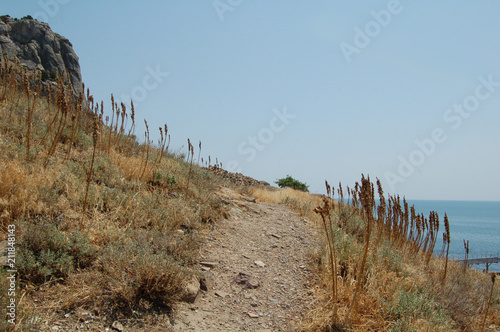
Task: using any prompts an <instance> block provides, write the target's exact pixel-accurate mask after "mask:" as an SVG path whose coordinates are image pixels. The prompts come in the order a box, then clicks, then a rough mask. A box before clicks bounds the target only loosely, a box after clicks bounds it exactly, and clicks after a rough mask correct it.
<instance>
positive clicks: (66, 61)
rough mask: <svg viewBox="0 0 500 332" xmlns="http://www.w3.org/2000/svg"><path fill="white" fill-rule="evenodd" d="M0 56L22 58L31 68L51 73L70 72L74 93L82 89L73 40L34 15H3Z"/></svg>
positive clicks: (0, 23)
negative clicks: (34, 17) (53, 29)
mask: <svg viewBox="0 0 500 332" xmlns="http://www.w3.org/2000/svg"><path fill="white" fill-rule="evenodd" d="M0 55H1V58H2V59H3V57H4V56H6V57H7V58H9V59H11V60H13V59H14V58H15V57H17V58H18V59H19V61H20V62H21V65H22V66H24V67H27V68H28V69H31V70H33V69H38V70H41V71H42V70H43V71H46V72H47V73H48V74H51V73H55V72H58V73H59V74H61V73H63V72H67V73H68V74H69V77H70V80H71V84H72V85H73V90H74V93H75V95H78V94H79V93H80V92H83V91H82V74H81V71H80V63H79V61H78V56H77V55H76V53H75V51H74V50H73V45H72V44H71V43H70V41H69V40H68V39H67V38H65V37H63V36H61V35H59V34H57V33H55V32H53V31H52V30H51V29H50V27H49V25H48V24H47V23H43V22H39V21H38V20H35V19H33V18H31V17H29V16H28V17H25V18H22V19H14V18H11V17H10V16H8V15H4V16H0Z"/></svg>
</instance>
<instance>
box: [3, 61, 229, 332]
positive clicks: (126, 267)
mask: <svg viewBox="0 0 500 332" xmlns="http://www.w3.org/2000/svg"><path fill="white" fill-rule="evenodd" d="M0 67H1V71H0V230H1V232H0V240H3V239H5V238H6V230H7V226H8V225H11V224H15V225H16V230H17V231H16V237H17V242H18V243H20V246H19V248H18V251H17V253H16V255H17V256H16V258H17V262H16V264H17V265H16V267H17V269H18V271H19V274H18V277H19V283H18V286H19V292H18V293H17V294H18V297H17V301H18V304H19V306H18V309H19V310H18V311H17V314H18V318H19V319H18V320H17V324H16V325H15V326H3V325H2V326H1V327H0V329H7V328H9V329H11V330H16V331H24V330H37V326H38V325H37V324H45V323H46V322H49V323H50V320H51V319H53V317H51V316H50V315H48V312H50V311H51V310H53V309H55V308H57V309H58V310H73V309H75V308H77V307H84V308H88V309H92V310H94V311H95V312H96V313H99V312H100V313H102V314H107V315H111V316H113V315H115V316H116V315H126V314H130V313H131V312H133V311H137V310H139V311H140V310H143V309H144V308H149V307H151V306H156V307H165V308H168V307H169V306H170V305H171V303H172V302H173V301H176V300H178V298H179V294H180V290H181V288H182V283H183V282H184V280H185V279H186V278H190V277H191V276H192V275H193V267H194V264H195V263H196V260H197V257H198V252H199V245H200V243H201V241H202V240H203V233H204V229H205V228H206V227H207V223H209V222H214V221H216V220H217V219H218V218H219V217H220V216H221V215H223V214H224V213H225V210H224V206H223V204H222V202H221V200H220V199H219V198H218V197H217V196H216V195H215V194H214V192H215V186H216V184H215V181H213V178H212V176H211V175H210V174H209V173H208V172H207V171H205V170H204V169H202V168H200V167H198V166H197V165H196V164H195V163H193V162H192V156H191V160H190V161H191V162H190V163H188V162H186V160H183V159H181V158H178V157H176V156H174V155H171V154H169V153H168V142H169V140H170V139H169V137H168V136H167V127H166V125H165V126H164V127H163V128H164V130H163V129H161V128H162V127H160V133H161V136H162V138H161V140H160V142H159V143H160V144H159V145H158V146H153V144H152V143H151V142H150V141H149V132H146V133H145V137H146V143H143V144H139V143H138V142H136V141H135V139H134V137H133V136H132V135H133V132H134V129H135V123H134V121H135V114H134V107H133V104H132V105H131V112H132V113H131V114H127V111H126V107H125V105H123V104H122V105H121V107H120V108H119V107H118V105H115V104H114V99H113V104H114V105H113V108H112V114H113V115H112V116H111V118H112V121H111V123H109V116H106V115H105V114H106V112H105V110H104V108H103V103H102V102H101V104H100V105H99V104H98V103H95V102H94V100H93V97H92V96H91V95H90V93H89V91H88V90H87V96H86V97H84V96H83V95H80V96H79V97H78V96H74V95H73V93H72V91H73V89H72V87H71V85H70V83H69V81H68V80H67V78H66V77H65V75H62V76H61V77H59V78H58V84H57V85H48V86H47V85H46V84H45V83H43V82H42V81H41V79H40V76H39V74H38V73H36V72H34V73H30V72H28V71H26V70H25V69H23V68H21V67H20V66H19V64H18V63H16V62H11V61H9V60H7V59H3V61H2V62H1V65H0ZM30 89H31V90H30ZM30 91H37V92H38V94H36V96H37V97H35V95H34V94H33V93H31V92H30ZM127 119H131V120H132V123H129V126H130V127H129V128H126V124H127ZM127 133H128V134H127ZM200 146H201V143H200ZM188 183H189V186H188ZM179 229H182V230H183V233H182V234H181V233H180V232H179V231H178V230H179ZM4 280H6V279H5V278H2V281H4ZM0 286H1V289H0V292H2V294H4V293H6V288H5V287H6V286H5V283H3V282H1V283H0ZM42 298H43V305H40V302H35V300H37V299H38V300H40V299H42ZM2 301H3V300H2ZM2 308H5V307H4V306H3V305H2ZM0 312H1V314H2V315H4V313H5V309H1V310H0ZM37 317H38V318H41V319H38V318H37Z"/></svg>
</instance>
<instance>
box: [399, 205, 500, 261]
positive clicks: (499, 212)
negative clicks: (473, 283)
mask: <svg viewBox="0 0 500 332" xmlns="http://www.w3.org/2000/svg"><path fill="white" fill-rule="evenodd" d="M408 203H409V204H410V206H411V205H415V210H416V212H417V213H418V212H420V213H423V214H424V215H425V216H426V217H427V216H428V215H429V212H430V211H431V210H433V211H436V212H438V214H439V221H440V227H439V237H438V241H437V242H436V247H435V253H436V254H439V253H440V252H441V249H442V245H443V240H442V239H443V236H442V234H443V232H444V226H443V219H444V213H445V212H446V214H447V215H448V219H449V221H450V233H451V243H450V254H449V255H450V257H454V258H458V259H464V255H465V249H464V242H463V239H465V240H469V249H470V250H469V258H483V257H488V256H491V255H493V256H495V257H497V256H500V202H490V201H488V202H485V201H428V200H409V201H408ZM472 267H473V268H475V269H477V270H483V269H484V268H485V266H484V264H483V265H473V266H472ZM490 271H500V264H492V265H490Z"/></svg>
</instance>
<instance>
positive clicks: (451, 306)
mask: <svg viewBox="0 0 500 332" xmlns="http://www.w3.org/2000/svg"><path fill="white" fill-rule="evenodd" d="M377 187H378V188H377V189H378V201H376V200H375V192H376V191H375V186H374V185H373V183H371V182H370V179H369V178H365V177H364V176H363V178H362V180H361V184H359V183H356V185H355V187H354V188H353V189H350V188H347V195H346V197H344V192H343V188H342V185H341V184H339V188H338V189H337V197H338V200H337V201H335V200H334V194H335V190H334V188H332V187H331V186H330V185H329V184H328V183H326V190H327V196H323V197H320V196H318V195H310V194H307V193H304V192H301V191H297V190H293V189H285V190H275V191H270V190H265V189H259V188H256V189H253V190H252V193H253V194H254V196H255V197H256V198H257V199H259V200H262V201H266V202H271V203H284V204H286V205H288V206H290V207H291V208H293V209H295V210H296V211H297V212H298V213H300V214H301V215H303V216H304V217H306V218H307V219H308V220H311V221H313V223H314V224H315V225H316V226H317V229H318V234H321V237H322V238H323V241H324V245H323V246H322V247H323V248H324V249H323V250H322V251H321V252H315V253H312V257H313V261H314V262H315V267H314V268H315V270H316V272H317V273H316V274H317V276H318V279H317V280H316V295H317V303H316V304H315V306H314V309H313V310H312V311H311V312H310V313H309V314H308V319H307V320H304V322H303V328H304V330H307V331H344V330H352V331H482V330H491V329H489V326H491V325H495V326H496V327H497V328H498V326H499V325H500V288H499V287H498V282H497V283H496V284H495V282H494V281H495V279H494V275H487V274H485V273H481V272H479V271H476V270H474V269H470V268H466V269H464V265H463V264H458V263H456V262H452V261H448V260H447V254H446V253H447V251H448V250H447V248H448V245H449V239H450V233H449V226H448V218H447V217H446V216H445V217H444V220H443V224H444V228H445V230H444V232H443V248H442V252H443V253H442V254H441V255H439V257H437V256H435V255H434V254H433V251H434V248H435V246H436V244H437V242H438V241H437V240H438V235H439V226H440V222H439V216H438V215H437V213H436V212H433V211H432V212H430V214H429V217H428V218H426V217H425V216H424V215H417V214H416V213H415V208H414V207H413V206H412V207H410V206H408V203H407V202H406V200H405V199H404V198H403V199H401V198H400V197H397V196H396V197H391V196H389V197H388V198H385V197H384V193H383V190H382V187H381V186H380V182H379V181H377ZM313 210H314V212H313ZM493 330H495V329H493Z"/></svg>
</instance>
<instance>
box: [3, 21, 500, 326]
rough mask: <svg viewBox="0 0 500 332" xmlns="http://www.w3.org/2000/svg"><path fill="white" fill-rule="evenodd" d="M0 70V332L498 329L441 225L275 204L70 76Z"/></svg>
mask: <svg viewBox="0 0 500 332" xmlns="http://www.w3.org/2000/svg"><path fill="white" fill-rule="evenodd" d="M4 23H5V22H4ZM2 45H3V44H2ZM0 70H1V71H0V226H1V227H0V228H1V230H2V232H1V234H0V242H1V243H2V245H3V247H4V248H6V250H7V251H6V255H7V257H6V258H7V259H6V260H5V261H4V263H3V264H6V266H5V267H4V268H1V269H0V292H1V294H2V297H1V298H0V302H1V303H0V307H1V308H2V315H3V316H4V317H7V320H1V321H0V330H13V331H55V330H58V331H74V330H77V329H83V330H95V331H98V330H105V329H106V328H107V329H114V330H118V331H121V330H123V331H145V330H152V331H155V330H157V331H165V330H167V331H169V330H178V331H186V330H187V331H189V330H193V331H203V330H206V331H221V330H222V331H224V330H225V331H237V330H244V329H246V330H259V329H260V330H261V331H288V330H294V329H295V330H304V331H342V330H353V331H481V330H488V331H495V330H497V331H498V330H500V327H499V326H500V289H499V283H498V281H497V282H496V283H495V278H494V276H493V275H491V276H490V275H487V274H483V273H480V272H478V271H475V270H473V269H469V268H466V267H465V266H463V265H460V264H457V263H455V262H452V261H448V260H447V258H446V250H445V248H446V243H447V238H448V239H449V236H450V234H449V230H448V229H447V228H445V229H444V230H443V229H441V231H440V228H439V225H440V224H442V221H443V219H445V218H443V216H437V214H435V213H433V212H431V213H430V215H429V216H424V215H415V212H414V209H412V207H409V206H408V204H407V203H406V201H405V200H404V198H399V197H397V196H396V197H385V195H384V193H383V190H382V188H381V186H380V183H378V182H377V183H376V184H373V183H372V182H371V181H370V179H369V177H365V176H363V177H362V179H361V180H360V183H356V184H355V186H353V187H352V188H347V187H346V188H345V197H344V191H343V188H342V186H341V185H340V184H339V187H338V188H337V190H335V189H334V188H332V187H330V186H329V185H328V184H327V185H326V193H327V195H313V194H308V193H304V192H301V191H296V190H292V189H290V188H287V189H276V188H272V187H270V186H268V185H266V184H265V183H261V182H259V181H256V180H253V179H250V178H248V177H245V176H243V175H238V174H232V173H228V172H225V171H224V170H221V168H220V167H219V165H208V164H207V166H208V167H203V166H204V165H203V163H202V162H201V158H200V156H201V148H202V143H201V142H198V143H194V142H191V141H190V140H187V141H188V149H187V151H186V152H185V153H182V154H181V153H173V152H172V151H173V148H172V147H170V145H169V142H170V136H169V131H168V127H167V125H166V124H161V125H159V124H154V125H153V124H148V123H147V121H146V132H144V133H136V132H135V122H136V121H142V119H141V120H138V119H136V118H135V109H134V105H133V103H131V104H130V105H125V104H118V103H115V101H114V98H113V96H111V100H112V108H111V109H109V110H108V109H104V107H103V103H102V102H98V101H96V100H94V98H93V97H92V95H91V93H90V91H89V90H87V92H86V94H85V95H84V94H83V88H82V89H81V90H77V89H75V88H74V86H73V79H72V78H71V76H70V75H68V74H66V73H62V72H58V73H59V74H60V76H57V75H56V76H55V77H54V82H52V83H51V84H46V80H45V79H44V77H43V72H42V71H41V70H40V68H37V67H35V68H29V66H26V65H23V62H22V61H20V60H9V59H8V58H7V57H4V58H2V60H1V64H0ZM44 70H45V69H44ZM75 91H79V93H78V94H77V95H76V96H75ZM150 128H159V129H158V130H159V133H160V137H161V139H160V141H159V142H158V143H157V144H154V143H153V142H151V140H150ZM151 130H152V129H151ZM137 136H140V137H143V139H142V140H141V141H142V142H143V143H140V142H139V141H138V140H137V139H136V137H137ZM377 192H378V195H377V196H378V199H379V201H380V203H379V204H378V205H376V204H375V199H376V195H375V193H377ZM334 197H338V199H334ZM344 200H347V201H348V202H349V204H343V203H340V202H343V201H344ZM440 217H441V219H439V218H440ZM440 220H441V222H440ZM445 224H446V222H445ZM443 231H444V233H445V234H446V236H445V237H444V242H443V254H442V255H441V256H440V257H436V256H434V255H433V252H434V249H435V248H436V245H437V246H438V247H440V245H441V242H440V235H441V232H443ZM14 243H15V245H14ZM9 259H11V260H10V261H9ZM12 271H16V272H12ZM12 303H13V307H11V308H13V309H12V310H11V308H9V305H12ZM9 320H11V322H12V323H11V322H10V321H9Z"/></svg>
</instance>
